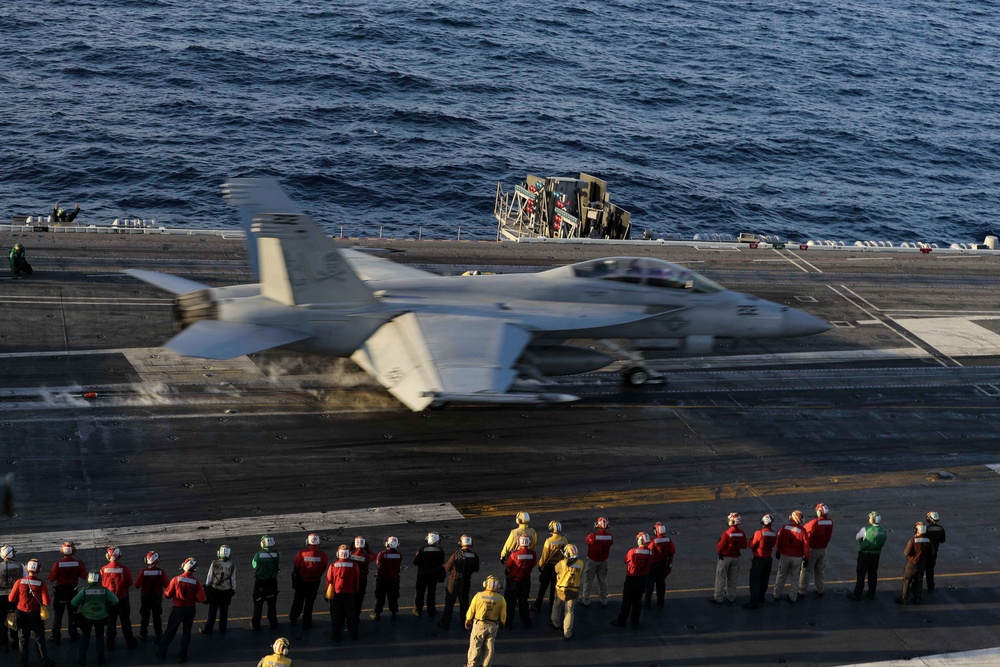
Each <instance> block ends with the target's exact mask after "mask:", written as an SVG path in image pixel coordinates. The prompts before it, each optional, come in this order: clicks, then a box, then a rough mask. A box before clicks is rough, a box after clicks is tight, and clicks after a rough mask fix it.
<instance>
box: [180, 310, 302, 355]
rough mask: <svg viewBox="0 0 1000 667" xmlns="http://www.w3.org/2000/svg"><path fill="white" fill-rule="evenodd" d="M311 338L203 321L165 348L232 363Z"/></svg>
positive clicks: (251, 325)
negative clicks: (257, 353)
mask: <svg viewBox="0 0 1000 667" xmlns="http://www.w3.org/2000/svg"><path fill="white" fill-rule="evenodd" d="M311 337H312V334H304V333H302V332H300V331H291V330H290V329H279V328H277V327H263V326H259V325H256V324H241V323H238V322H220V321H218V320H201V321H200V322H195V323H194V324H192V325H191V326H189V327H188V328H187V329H185V330H184V331H182V332H180V333H179V334H177V335H176V336H174V337H173V338H171V339H170V340H169V341H167V343H166V345H164V347H165V348H167V349H168V350H172V351H174V352H176V353H177V354H183V355H185V356H189V357H204V358H206V359H232V358H233V357H238V356H240V355H243V354H252V353H254V352H260V351H261V350H267V349H270V348H272V347H278V346H280V345H288V344H289V343H295V342H297V341H300V340H305V339H306V338H311Z"/></svg>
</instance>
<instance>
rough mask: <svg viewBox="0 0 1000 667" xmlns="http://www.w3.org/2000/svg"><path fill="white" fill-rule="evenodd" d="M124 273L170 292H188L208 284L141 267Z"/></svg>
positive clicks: (195, 290)
mask: <svg viewBox="0 0 1000 667" xmlns="http://www.w3.org/2000/svg"><path fill="white" fill-rule="evenodd" d="M125 273H127V274H128V275H130V276H132V277H133V278H138V279H139V280H141V281H143V282H146V283H149V284H150V285H154V286H156V287H159V288H160V289H161V290H164V291H166V292H171V293H172V294H188V293H190V292H197V291H199V290H203V289H208V288H209V287H208V285H204V284H202V283H198V282H195V281H193V280H188V279H187V278H181V277H180V276H172V275H170V274H169V273H157V272H156V271H143V270H142V269H127V270H126V271H125Z"/></svg>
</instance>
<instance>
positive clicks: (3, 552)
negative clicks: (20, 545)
mask: <svg viewBox="0 0 1000 667" xmlns="http://www.w3.org/2000/svg"><path fill="white" fill-rule="evenodd" d="M16 555H17V550H16V549H14V547H12V546H10V545H9V544H5V545H3V546H2V547H0V558H3V559H4V560H10V559H11V558H13V557H14V556H16Z"/></svg>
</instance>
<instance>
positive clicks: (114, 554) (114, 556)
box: [104, 547, 122, 561]
mask: <svg viewBox="0 0 1000 667" xmlns="http://www.w3.org/2000/svg"><path fill="white" fill-rule="evenodd" d="M104 557H105V558H107V559H108V560H109V561H110V560H118V559H119V558H121V557H122V550H121V549H119V548H118V547H108V550H107V552H105V554H104Z"/></svg>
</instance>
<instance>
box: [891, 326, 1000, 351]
mask: <svg viewBox="0 0 1000 667" xmlns="http://www.w3.org/2000/svg"><path fill="white" fill-rule="evenodd" d="M896 324H898V325H899V326H901V327H903V328H905V329H906V330H907V331H909V332H910V333H912V334H913V335H915V336H917V337H919V338H920V339H921V340H923V341H924V342H926V343H927V344H928V345H930V346H931V347H933V348H934V349H936V350H938V351H940V352H941V353H942V354H945V355H947V356H949V357H982V356H998V355H1000V335H997V334H995V333H993V332H992V331H990V330H989V329H987V328H985V327H981V326H979V325H978V324H975V323H974V322H971V321H969V319H968V318H966V317H925V318H918V319H897V320H896Z"/></svg>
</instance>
